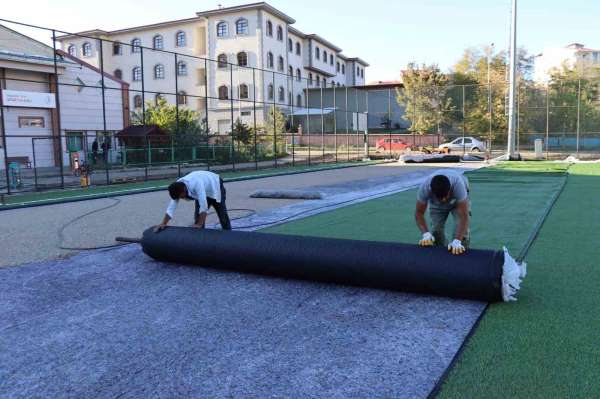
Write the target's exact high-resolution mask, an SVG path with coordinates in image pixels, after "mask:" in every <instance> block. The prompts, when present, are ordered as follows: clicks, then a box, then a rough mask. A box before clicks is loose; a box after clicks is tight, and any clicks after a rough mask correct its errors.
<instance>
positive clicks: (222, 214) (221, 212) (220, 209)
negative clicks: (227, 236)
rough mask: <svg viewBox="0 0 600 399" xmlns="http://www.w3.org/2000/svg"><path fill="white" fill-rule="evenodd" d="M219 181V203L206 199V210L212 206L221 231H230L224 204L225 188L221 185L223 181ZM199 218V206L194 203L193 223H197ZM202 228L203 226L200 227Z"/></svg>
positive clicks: (212, 199)
mask: <svg viewBox="0 0 600 399" xmlns="http://www.w3.org/2000/svg"><path fill="white" fill-rule="evenodd" d="M220 180H221V202H220V203H219V202H217V201H216V200H215V199H214V198H210V197H206V202H208V208H209V209H210V207H211V206H212V207H213V208H215V212H217V216H218V217H219V223H221V228H222V229H223V230H231V222H230V221H229V215H228V214H227V204H226V203H225V199H226V197H227V195H226V191H225V186H224V185H223V179H220ZM199 216H200V204H199V203H198V201H196V209H195V210H194V223H198V217H199ZM202 228H204V224H203V225H202Z"/></svg>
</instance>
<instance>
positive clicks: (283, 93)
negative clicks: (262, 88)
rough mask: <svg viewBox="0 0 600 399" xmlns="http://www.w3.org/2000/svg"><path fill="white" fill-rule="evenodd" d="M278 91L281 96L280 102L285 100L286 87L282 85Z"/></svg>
mask: <svg viewBox="0 0 600 399" xmlns="http://www.w3.org/2000/svg"><path fill="white" fill-rule="evenodd" d="M277 93H278V97H279V102H280V103H282V102H284V101H285V89H284V88H283V87H281V86H280V87H279V90H278V91H277Z"/></svg>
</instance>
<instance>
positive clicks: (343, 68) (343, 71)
mask: <svg viewBox="0 0 600 399" xmlns="http://www.w3.org/2000/svg"><path fill="white" fill-rule="evenodd" d="M345 74H346V65H344V64H342V75H345Z"/></svg>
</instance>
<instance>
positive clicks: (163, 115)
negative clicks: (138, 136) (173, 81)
mask: <svg viewBox="0 0 600 399" xmlns="http://www.w3.org/2000/svg"><path fill="white" fill-rule="evenodd" d="M132 121H133V123H134V124H138V125H143V124H145V125H158V126H159V127H160V128H162V129H163V130H164V131H166V132H168V133H170V134H186V135H188V134H191V135H198V134H200V133H203V132H202V129H201V128H200V123H199V115H198V113H197V112H195V111H193V110H191V109H189V108H186V107H179V109H178V108H177V106H176V105H173V104H169V103H167V100H165V99H164V98H159V99H158V101H157V102H156V103H153V102H151V101H147V102H146V107H145V112H142V110H141V109H138V110H136V111H135V112H133V114H132Z"/></svg>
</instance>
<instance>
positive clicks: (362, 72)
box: [360, 68, 365, 78]
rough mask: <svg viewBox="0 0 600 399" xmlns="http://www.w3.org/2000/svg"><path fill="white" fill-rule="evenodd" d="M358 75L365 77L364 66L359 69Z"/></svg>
mask: <svg viewBox="0 0 600 399" xmlns="http://www.w3.org/2000/svg"><path fill="white" fill-rule="evenodd" d="M360 77H361V78H364V77H365V70H364V68H363V69H361V70H360Z"/></svg>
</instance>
